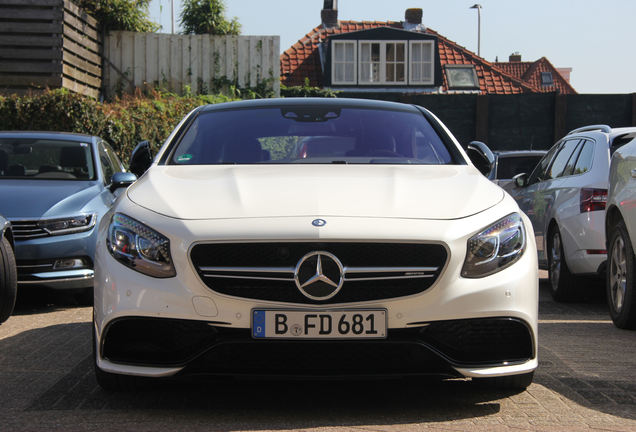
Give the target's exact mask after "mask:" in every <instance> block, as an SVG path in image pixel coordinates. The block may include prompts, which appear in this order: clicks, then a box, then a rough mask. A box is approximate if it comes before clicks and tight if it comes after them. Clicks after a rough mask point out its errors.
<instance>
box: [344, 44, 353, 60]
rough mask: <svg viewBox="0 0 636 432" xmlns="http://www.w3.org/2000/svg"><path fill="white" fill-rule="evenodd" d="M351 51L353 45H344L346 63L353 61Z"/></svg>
mask: <svg viewBox="0 0 636 432" xmlns="http://www.w3.org/2000/svg"><path fill="white" fill-rule="evenodd" d="M353 49H354V44H353V43H348V44H346V45H345V60H346V61H348V62H352V61H353Z"/></svg>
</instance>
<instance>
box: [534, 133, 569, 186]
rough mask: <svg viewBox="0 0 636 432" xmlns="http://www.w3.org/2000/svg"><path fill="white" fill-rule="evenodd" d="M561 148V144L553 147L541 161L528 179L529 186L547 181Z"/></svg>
mask: <svg viewBox="0 0 636 432" xmlns="http://www.w3.org/2000/svg"><path fill="white" fill-rule="evenodd" d="M560 148H561V144H560V143H557V144H555V145H553V146H552V148H551V149H550V150H549V151H548V152H547V153H546V155H545V156H543V158H541V160H540V161H539V164H538V165H537V166H536V168H535V169H534V171H532V174H530V177H528V184H533V183H536V182H539V181H542V180H545V179H546V178H548V177H547V172H548V168H549V167H550V162H552V159H553V158H554V155H555V153H556V152H557V150H559V149H560Z"/></svg>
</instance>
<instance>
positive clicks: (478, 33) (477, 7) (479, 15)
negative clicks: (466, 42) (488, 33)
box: [469, 3, 481, 57]
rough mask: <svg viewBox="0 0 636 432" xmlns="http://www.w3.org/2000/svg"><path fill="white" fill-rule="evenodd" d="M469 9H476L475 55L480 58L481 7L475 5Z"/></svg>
mask: <svg viewBox="0 0 636 432" xmlns="http://www.w3.org/2000/svg"><path fill="white" fill-rule="evenodd" d="M469 9H477V55H478V56H479V57H481V5H480V4H478V3H475V4H474V5H472V6H471V7H470V8H469Z"/></svg>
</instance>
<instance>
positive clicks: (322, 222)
mask: <svg viewBox="0 0 636 432" xmlns="http://www.w3.org/2000/svg"><path fill="white" fill-rule="evenodd" d="M311 224H312V225H313V226H315V227H323V226H325V225H327V221H326V220H324V219H314V220H312V221H311Z"/></svg>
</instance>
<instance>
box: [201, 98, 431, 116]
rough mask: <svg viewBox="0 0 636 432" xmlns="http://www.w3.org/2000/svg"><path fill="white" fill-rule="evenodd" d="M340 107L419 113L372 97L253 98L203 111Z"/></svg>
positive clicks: (407, 107) (409, 106)
mask: <svg viewBox="0 0 636 432" xmlns="http://www.w3.org/2000/svg"><path fill="white" fill-rule="evenodd" d="M290 106H294V107H298V106H308V107H321V106H322V107H339V108H345V107H347V108H366V109H370V108H374V109H385V110H393V111H395V110H399V111H410V112H414V113H419V112H420V111H419V110H418V109H417V108H416V107H415V105H407V104H403V103H398V102H387V101H380V100H371V99H350V98H272V99H253V100H244V101H236V102H224V103H219V104H211V105H204V106H202V107H201V108H200V110H201V111H205V112H209V111H216V110H223V109H246V108H284V107H290Z"/></svg>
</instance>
